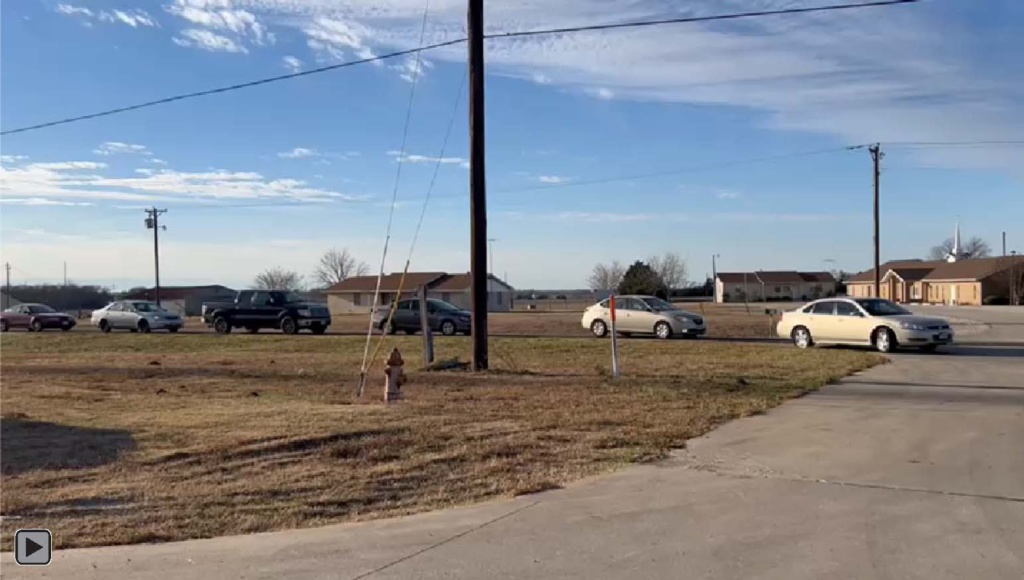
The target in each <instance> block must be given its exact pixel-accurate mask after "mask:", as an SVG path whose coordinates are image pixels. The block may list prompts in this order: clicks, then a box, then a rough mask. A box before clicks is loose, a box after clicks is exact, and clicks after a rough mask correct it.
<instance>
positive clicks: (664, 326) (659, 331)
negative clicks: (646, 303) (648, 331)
mask: <svg viewBox="0 0 1024 580" xmlns="http://www.w3.org/2000/svg"><path fill="white" fill-rule="evenodd" d="M654 336H657V337H658V338H660V339H662V340H668V339H670V338H672V326H671V325H670V324H669V323H667V322H659V323H657V324H655V325H654Z"/></svg>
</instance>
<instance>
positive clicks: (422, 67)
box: [391, 56, 434, 83]
mask: <svg viewBox="0 0 1024 580" xmlns="http://www.w3.org/2000/svg"><path fill="white" fill-rule="evenodd" d="M432 68H434V63H432V62H430V61H429V60H426V59H425V58H423V57H422V56H421V57H419V59H417V58H416V56H407V57H406V58H405V59H404V60H402V62H401V63H400V64H396V65H392V66H391V69H392V70H396V71H398V73H399V74H398V78H400V79H402V80H403V81H405V82H409V83H411V82H413V81H414V80H416V78H417V77H423V76H425V75H426V72H427V70H428V69H432Z"/></svg>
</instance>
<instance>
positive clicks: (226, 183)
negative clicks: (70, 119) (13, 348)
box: [0, 161, 365, 202]
mask: <svg viewBox="0 0 1024 580" xmlns="http://www.w3.org/2000/svg"><path fill="white" fill-rule="evenodd" d="M105 168H106V164H103V163H95V162H89V161H65V162H53V163H31V164H28V165H24V166H19V167H13V168H7V167H5V168H2V169H0V198H4V199H30V198H41V199H50V200H53V199H56V200H122V201H147V202H148V201H163V202H174V201H193V202H195V201H199V202H202V201H237V200H242V199H245V200H254V199H283V200H292V201H302V202H334V201H340V202H344V201H362V200H363V199H365V198H363V197H361V196H353V195H348V194H343V193H340V192H336V191H332V190H327V189H322V188H318V187H313V186H310V185H309V184H307V183H306V182H305V181H302V180H298V179H287V178H284V179H273V178H267V177H264V176H263V175H261V174H260V173H256V172H251V171H249V172H245V171H226V170H210V171H204V172H182V171H174V170H170V169H154V168H141V169H137V170H135V172H134V174H133V175H130V176H126V177H118V176H109V175H101V174H89V173H83V171H84V170H101V169H105Z"/></svg>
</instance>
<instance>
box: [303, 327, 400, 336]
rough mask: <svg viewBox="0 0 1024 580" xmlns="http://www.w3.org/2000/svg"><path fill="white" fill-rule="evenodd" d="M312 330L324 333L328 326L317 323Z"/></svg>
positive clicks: (316, 332) (314, 332)
mask: <svg viewBox="0 0 1024 580" xmlns="http://www.w3.org/2000/svg"><path fill="white" fill-rule="evenodd" d="M310 330H311V331H313V334H323V333H325V332H327V327H326V326H320V325H316V326H313V327H311V328H310ZM410 334H411V333H410Z"/></svg>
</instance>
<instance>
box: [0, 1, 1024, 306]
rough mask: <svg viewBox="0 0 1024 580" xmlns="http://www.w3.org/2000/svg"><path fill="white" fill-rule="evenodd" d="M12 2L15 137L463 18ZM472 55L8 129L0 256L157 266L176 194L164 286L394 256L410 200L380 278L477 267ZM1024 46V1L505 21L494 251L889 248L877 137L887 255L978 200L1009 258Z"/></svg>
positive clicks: (489, 55) (541, 280) (295, 5)
mask: <svg viewBox="0 0 1024 580" xmlns="http://www.w3.org/2000/svg"><path fill="white" fill-rule="evenodd" d="M829 3H833V2H829V1H823V0H714V1H712V0H691V1H687V2H682V1H677V2H667V1H651V0H632V1H629V2H622V1H621V0H618V1H616V0H562V1H560V2H543V1H541V0H518V1H515V2H513V1H510V0H509V1H505V0H487V2H486V3H485V4H486V8H485V21H486V29H487V31H488V32H489V33H497V32H507V31H521V30H535V29H541V28H554V27H563V26H578V25H591V24H599V23H609V22H627V21H636V20H646V19H654V18H665V17H674V16H702V15H710V14H721V13H728V12H736V11H747V10H766V9H767V10H770V9H777V8H785V7H793V6H820V5H824V4H829ZM0 10H2V14H0V17H2V21H0V22H2V37H0V42H2V52H0V67H2V74H3V81H2V84H0V99H2V103H0V104H2V108H0V124H2V127H3V130H4V131H8V130H11V129H15V128H19V127H23V126H27V125H34V124H37V123H43V122H47V121H52V120H56V119H61V118H65V117H70V116H76V115H81V114H87V113H92V112H96V111H100V110H104V109H109V108H115V107H121V106H125V105H131V104H134V103H138V102H144V101H150V100H154V99H159V98H162V97H167V96H171V95H175V94H180V93H188V92H192V91H200V90H206V89H211V88H215V87H220V86H224V85H231V84H235V83H241V82H246V81H250V80H254V79H259V78H262V77H269V76H275V75H280V74H286V73H289V72H294V71H302V70H308V69H311V68H316V67H320V66H324V65H329V64H337V63H341V62H347V61H352V60H358V59H365V58H370V57H373V56H379V55H382V54H386V53H388V52H392V51H398V50H404V49H410V48H415V47H418V46H421V45H422V44H429V43H434V42H440V41H444V40H451V39H456V38H459V37H462V36H464V35H465V15H466V3H465V1H464V0H432V1H431V2H429V4H427V3H426V2H425V1H424V0H375V1H374V2H367V1H358V0H165V1H163V2H154V1H140V0H136V1H134V2H131V1H126V0H69V1H68V2H60V1H56V0H19V1H18V2H4V3H2V5H0ZM425 11H426V20H425V22H426V24H425V26H424V25H423V22H424V13H425ZM421 36H422V42H421ZM466 50H467V49H466V46H465V45H464V44H457V45H454V46H450V47H446V48H440V49H435V50H429V51H423V52H422V53H420V59H419V60H417V58H416V57H415V56H414V55H410V56H405V57H398V58H394V59H388V60H382V61H377V62H375V63H369V64H362V65H356V66H351V67H346V68H342V69H338V70H333V71H330V72H325V73H322V74H315V75H309V76H302V77H298V78H294V79H289V80H285V81H282V82H277V83H272V84H266V85H261V86H257V87H253V88H248V89H244V90H237V91H232V92H226V93H221V94H215V95H211V96H207V97H202V98H196V99H191V100H183V101H179V102H173V103H169V104H166V105H162V106H158V107H152V108H146V109H140V110H136V111H130V112H126V113H123V114H118V115H112V116H107V117H102V118H96V119H90V120H85V121H82V122H78V123H71V124H65V125H59V126H54V127H49V128H44V129H39V130H35V131H27V132H23V133H13V134H9V135H6V136H3V138H2V140H0V153H2V156H3V157H2V160H0V161H2V167H3V169H2V174H0V175H2V184H0V212H2V213H0V229H2V231H0V243H2V248H0V249H2V252H0V253H2V256H0V259H2V260H4V261H9V262H10V263H11V265H12V283H14V284H19V283H44V282H58V281H60V280H62V278H63V274H64V266H65V264H66V266H67V275H68V278H69V279H71V280H72V281H74V282H78V283H90V284H102V285H107V286H113V287H114V288H115V289H116V288H121V289H124V288H127V287H130V286H136V285H151V284H152V280H153V245H152V231H151V230H147V229H146V228H145V225H144V222H143V220H144V218H145V213H144V211H143V210H144V209H145V208H147V207H154V206H155V207H158V208H161V209H167V213H165V214H164V215H162V216H161V220H162V222H161V223H162V224H164V225H165V226H166V230H163V231H161V232H160V264H161V282H162V284H164V285H174V284H181V285H186V284H225V285H228V286H232V287H239V288H241V287H245V286H247V285H249V284H250V283H251V282H252V280H253V278H254V277H255V276H256V274H258V273H259V272H260V271H262V270H265V269H267V268H271V267H283V268H286V269H291V270H295V271H297V272H299V273H301V274H304V275H307V276H308V275H309V274H310V273H311V272H312V271H313V269H314V267H315V264H316V262H317V260H318V258H319V256H320V255H321V254H322V253H323V252H324V251H325V250H327V249H328V248H331V247H337V248H347V249H348V250H349V251H350V252H351V253H353V254H354V255H355V256H357V257H358V258H359V259H360V260H362V261H365V262H367V263H368V264H370V268H371V270H372V271H374V272H375V271H376V270H377V269H378V268H379V267H380V265H381V260H382V256H383V248H384V242H385V234H386V232H387V229H388V223H389V215H390V216H391V218H393V221H392V228H391V237H390V242H389V245H388V248H389V249H388V254H387V258H386V260H385V261H384V269H385V271H386V272H392V271H400V270H401V269H402V268H403V266H404V264H405V261H406V259H407V258H409V256H410V251H411V266H410V269H411V270H414V271H415V270H421V271H448V272H464V271H468V269H469V231H470V230H469V194H468V189H469V171H468V157H469V145H468V143H469V139H468V135H469V128H468V108H467V95H466V92H467V88H466V84H464V83H465V71H466ZM1022 53H1024V3H1022V2H1019V1H1018V0H986V1H984V2H973V1H968V0H922V1H921V2H918V3H915V4H908V5H901V6H896V7H887V8H865V9H859V10H855V11H837V12H829V13H818V14H803V15H790V16H774V17H764V18H758V19H747V20H734V21H728V22H715V23H700V24H680V25H665V26H658V27H649V28H639V29H628V30H609V31H601V32H581V33H567V34H558V35H549V36H534V37H522V38H518V39H493V40H489V41H488V42H487V43H486V65H487V77H486V99H487V100H486V123H487V125H486V139H487V141H486V143H487V161H486V169H487V186H488V198H487V211H488V230H489V231H488V235H489V237H492V238H494V241H493V242H492V249H493V257H494V259H493V263H492V264H491V270H492V271H493V272H494V273H495V274H497V275H498V276H501V277H505V278H507V280H508V282H509V283H510V284H511V285H512V286H514V287H517V288H582V287H585V286H586V280H587V277H588V275H589V273H590V271H591V270H592V268H593V267H594V265H595V264H596V263H598V262H608V261H611V260H619V261H621V262H624V263H629V262H632V261H634V260H637V259H645V258H647V257H648V256H651V255H654V254H662V253H664V252H676V253H678V254H680V255H681V256H683V257H684V258H685V259H686V260H687V264H688V273H689V278H690V279H691V280H703V278H704V276H705V275H708V274H710V272H711V261H712V255H716V254H717V255H718V256H720V257H719V258H718V268H719V270H721V271H742V270H755V269H800V270H823V269H834V268H841V269H845V270H849V271H860V270H864V269H867V268H870V266H871V260H872V255H873V254H872V235H873V234H872V231H873V226H872V164H871V158H870V156H869V153H868V151H867V150H866V149H852V150H851V149H847V147H848V146H851V145H860V144H865V143H873V142H881V143H882V144H883V150H884V151H885V158H884V159H883V163H882V174H881V180H882V206H881V207H882V235H881V239H882V258H883V260H885V259H897V258H914V257H924V256H925V255H926V254H927V252H928V250H929V249H930V247H931V246H932V245H935V244H937V243H939V242H941V241H942V240H943V239H944V238H946V237H949V236H951V235H952V233H953V229H954V224H955V222H956V221H957V220H959V222H960V224H961V228H962V231H963V235H964V236H965V237H970V236H981V237H982V238H984V239H985V240H987V241H988V242H989V243H990V245H992V247H993V249H994V250H995V251H996V252H999V251H1000V235H1001V232H1004V231H1005V232H1007V239H1008V244H1009V248H1010V249H1016V250H1018V251H1024V219H1021V216H1024V146H1022V145H1020V144H1019V143H1018V144H1006V143H1002V144H1000V143H993V142H1000V141H1002V142H1006V141H1017V142H1020V141H1024V105H1022V103H1024V68H1021V67H1020V62H1019V55H1020V54H1022ZM410 94H412V98H410ZM410 102H411V108H410ZM407 118H408V125H406V119H407ZM449 125H450V126H451V131H450V136H449V138H448V140H447V143H445V137H446V133H447V129H448V127H449ZM403 136H404V148H403ZM922 142H923V143H931V144H930V145H915V144H914V143H922ZM937 142H958V143H960V142H969V143H971V144H970V145H934V143H937ZM400 160H401V163H399V161H400ZM435 171H436V180H435V181H434V186H433V189H430V184H431V182H432V179H433V176H434V174H435ZM428 191H430V192H431V196H430V199H429V203H427V204H426V206H424V201H425V200H426V196H427V193H428ZM393 199H394V200H395V202H396V203H395V204H394V205H392V200H393ZM424 207H425V210H424ZM392 208H393V212H392ZM421 212H424V213H423V215H424V219H423V225H422V230H421V231H420V234H419V236H418V238H416V242H415V246H413V245H412V244H413V238H414V236H415V231H416V226H417V223H418V221H419V218H420V215H421Z"/></svg>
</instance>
